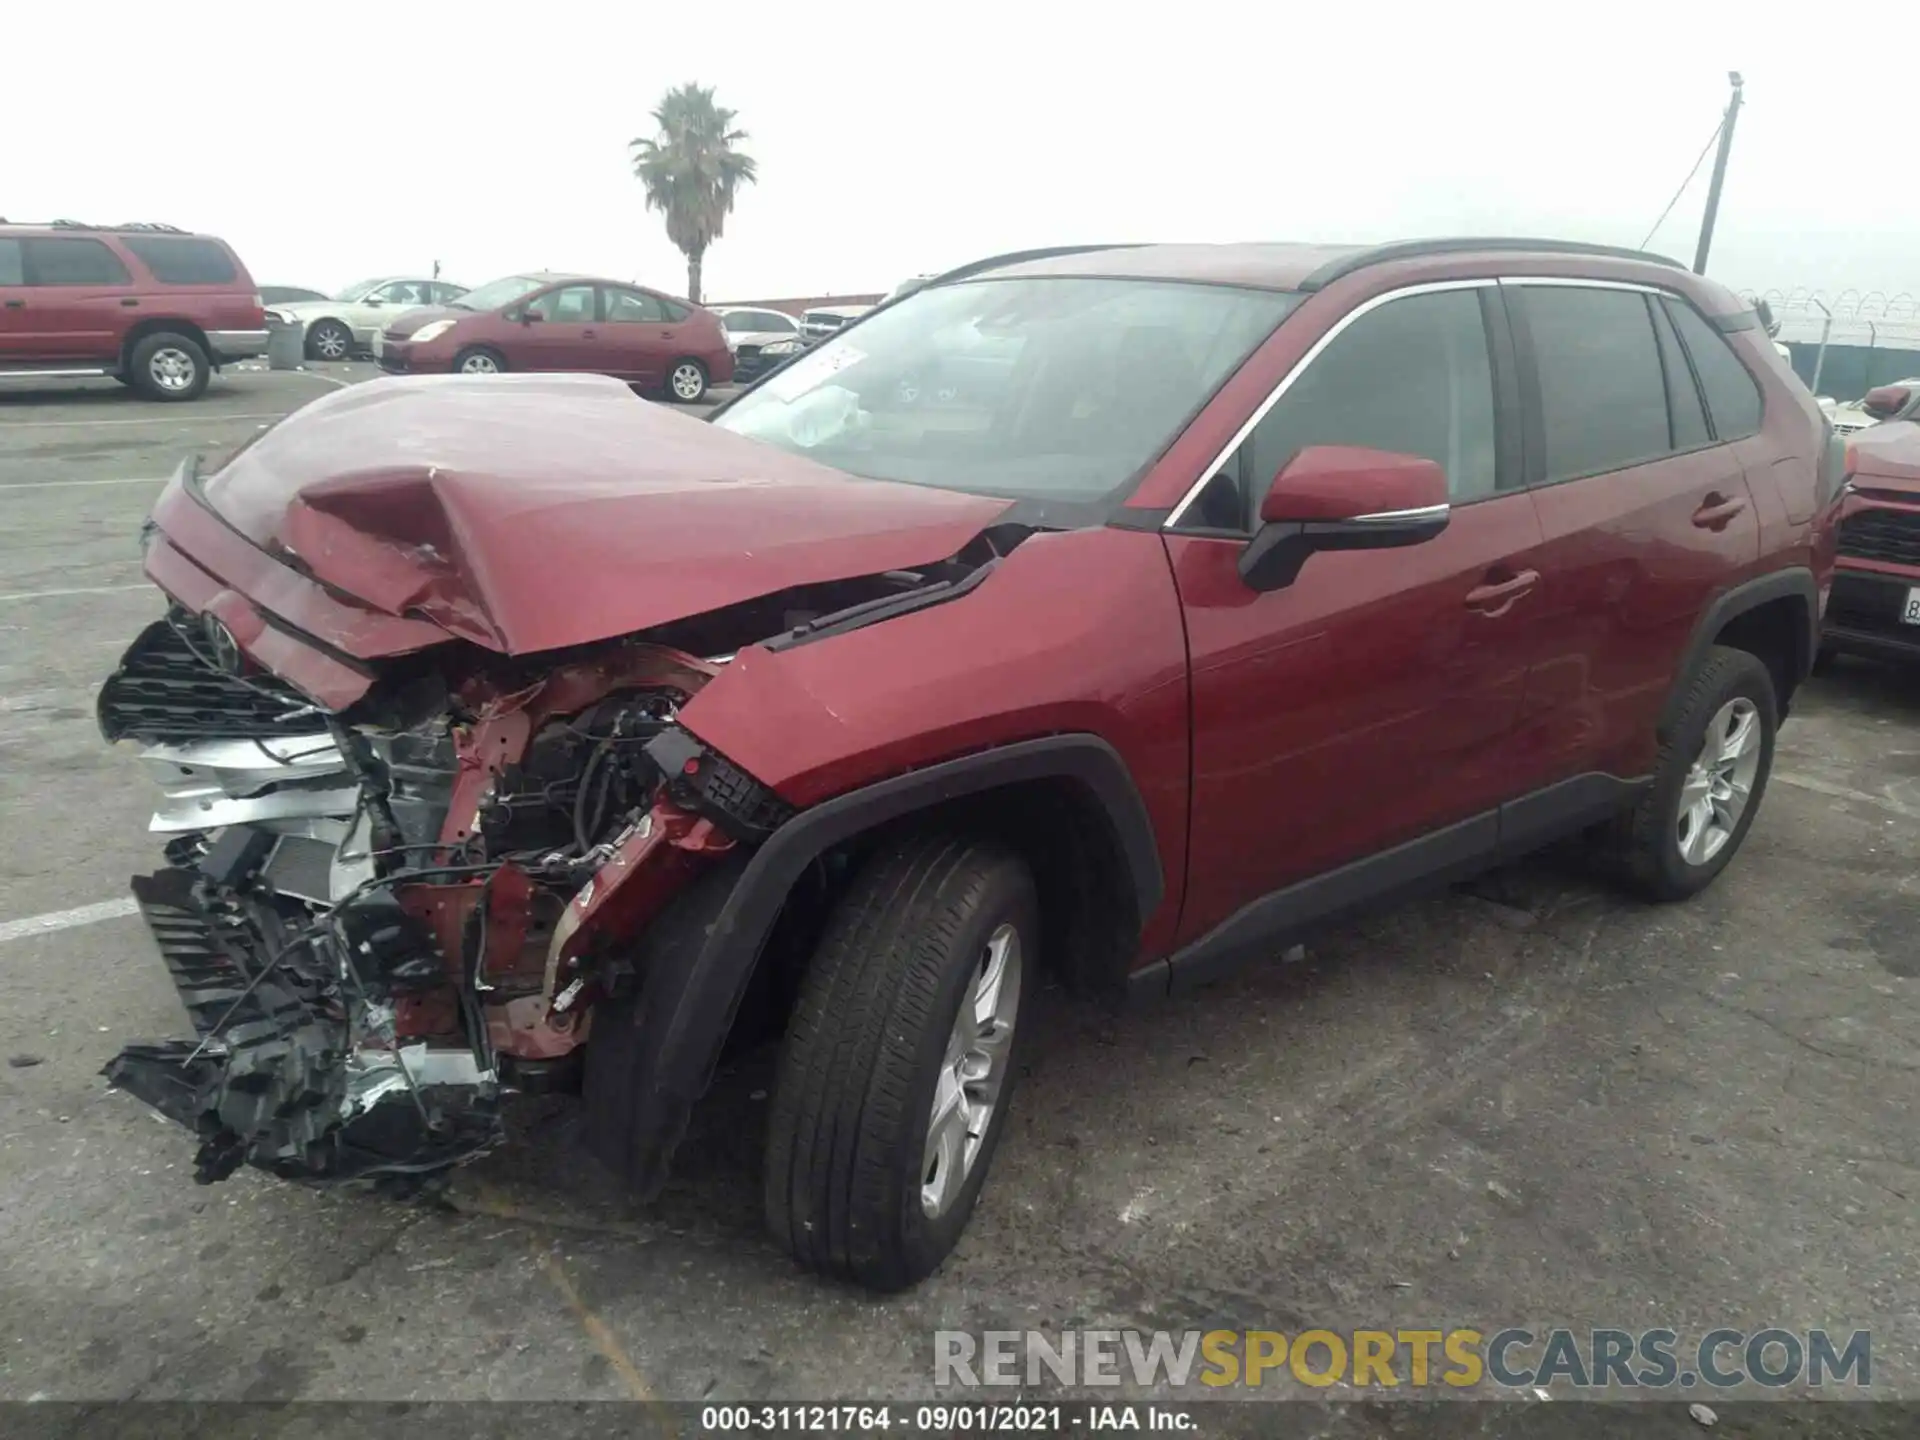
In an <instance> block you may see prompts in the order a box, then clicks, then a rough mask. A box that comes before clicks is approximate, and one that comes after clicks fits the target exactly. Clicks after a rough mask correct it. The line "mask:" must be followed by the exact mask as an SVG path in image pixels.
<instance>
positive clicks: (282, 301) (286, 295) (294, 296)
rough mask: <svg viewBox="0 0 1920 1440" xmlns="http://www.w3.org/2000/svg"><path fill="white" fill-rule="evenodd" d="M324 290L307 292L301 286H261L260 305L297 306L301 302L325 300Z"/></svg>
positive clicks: (325, 293)
mask: <svg viewBox="0 0 1920 1440" xmlns="http://www.w3.org/2000/svg"><path fill="white" fill-rule="evenodd" d="M326 298H327V292H326V291H324V290H309V289H307V288H306V287H305V286H303V285H262V286H261V287H260V303H261V304H263V305H297V304H299V303H300V302H301V301H303V300H325V299H326Z"/></svg>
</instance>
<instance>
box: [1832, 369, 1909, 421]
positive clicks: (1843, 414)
mask: <svg viewBox="0 0 1920 1440" xmlns="http://www.w3.org/2000/svg"><path fill="white" fill-rule="evenodd" d="M1914 396H1920V379H1909V380H1896V381H1894V382H1893V383H1892V384H1891V385H1881V386H1879V387H1877V388H1875V389H1873V390H1869V391H1868V392H1867V393H1866V394H1865V395H1863V396H1862V397H1861V398H1860V399H1858V400H1855V401H1853V402H1852V403H1850V404H1847V405H1835V406H1834V407H1833V408H1832V409H1831V410H1829V411H1828V412H1827V418H1828V419H1830V420H1832V421H1833V428H1834V429H1835V430H1837V431H1838V432H1839V433H1840V434H1842V435H1855V434H1858V433H1859V432H1860V431H1862V430H1865V429H1866V428H1867V427H1868V426H1870V425H1878V424H1880V423H1882V422H1883V421H1887V420H1892V419H1895V418H1896V417H1897V416H1898V415H1899V414H1900V413H1901V412H1902V411H1904V410H1905V409H1907V408H1908V405H1909V401H1910V398H1911V397H1914ZM1903 397H1905V398H1903Z"/></svg>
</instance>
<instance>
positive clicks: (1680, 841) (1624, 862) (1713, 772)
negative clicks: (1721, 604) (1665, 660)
mask: <svg viewBox="0 0 1920 1440" xmlns="http://www.w3.org/2000/svg"><path fill="white" fill-rule="evenodd" d="M1777 723H1778V721H1777V705H1776V703H1775V700H1774V693H1773V677H1772V675H1771V674H1770V673H1769V672H1768V670H1767V667H1766V665H1765V663H1764V662H1762V661H1761V660H1760V658H1759V657H1758V656H1755V655H1751V654H1748V653H1747V652H1746V651H1745V650H1734V649H1730V648H1728V647H1726V646H1723V645H1715V646H1713V647H1712V648H1711V649H1710V650H1708V651H1707V658H1706V660H1705V662H1704V663H1702V665H1701V666H1700V669H1699V670H1698V672H1696V674H1695V675H1694V678H1693V682H1692V684H1691V685H1689V686H1688V688H1687V693H1686V697H1685V699H1684V701H1683V702H1682V706H1681V711H1680V716H1679V719H1678V721H1677V722H1676V723H1675V725H1674V727H1673V732H1672V734H1671V736H1670V737H1669V738H1668V741H1667V743H1666V745H1664V746H1663V747H1662V748H1661V751H1660V759H1659V762H1658V764H1657V765H1656V767H1655V769H1654V779H1653V784H1652V785H1650V786H1648V787H1647V789H1646V790H1645V792H1644V793H1642V795H1641V796H1640V799H1639V801H1638V802H1637V803H1636V804H1635V805H1634V807H1633V808H1632V809H1631V810H1629V811H1628V812H1627V813H1626V814H1625V815H1624V816H1622V817H1621V819H1620V821H1619V822H1618V824H1617V826H1616V828H1615V832H1614V835H1613V849H1614V851H1615V855H1616V858H1617V860H1618V861H1619V863H1620V866H1621V868H1622V870H1623V871H1624V872H1625V875H1626V878H1627V879H1628V881H1629V882H1630V883H1631V884H1632V885H1633V887H1634V888H1635V889H1636V890H1638V891H1640V892H1641V893H1642V894H1643V895H1645V896H1646V897H1647V898H1649V899H1652V900H1684V899H1686V898H1687V897H1688V896H1690V895H1695V894H1698V893H1699V892H1700V891H1702V890H1704V889H1706V888H1707V886H1709V885H1711V884H1712V883H1713V881H1714V879H1715V877H1716V876H1718V875H1719V873H1720V872H1721V871H1722V870H1724V869H1726V868H1727V866H1728V864H1729V863H1730V862H1731V861H1732V860H1733V857H1734V854H1735V853H1736V852H1737V851H1738V850H1739V849H1740V845H1741V842H1743V841H1744V840H1745V839H1746V838H1747V831H1748V830H1749V829H1751V828H1752V826H1753V821H1754V817H1755V816H1756V815H1757V814H1759V811H1760V801H1761V798H1762V796H1764V795H1765V794H1766V789H1767V777H1768V776H1769V775H1770V774H1771V773H1772V770H1773V740H1774V731H1775V727H1776V725H1777Z"/></svg>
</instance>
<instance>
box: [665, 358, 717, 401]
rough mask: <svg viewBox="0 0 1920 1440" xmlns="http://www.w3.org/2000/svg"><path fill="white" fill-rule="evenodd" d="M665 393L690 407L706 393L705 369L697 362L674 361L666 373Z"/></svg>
mask: <svg viewBox="0 0 1920 1440" xmlns="http://www.w3.org/2000/svg"><path fill="white" fill-rule="evenodd" d="M667 393H668V394H669V395H671V396H673V398H674V399H676V400H678V401H679V402H680V403H681V404H682V405H691V404H693V403H694V402H695V401H696V400H698V399H700V397H701V396H703V395H705V394H706V393H707V367H706V366H704V365H702V364H701V363H700V362H699V361H698V360H676V361H675V362H674V365H673V369H672V370H670V371H668V372H667Z"/></svg>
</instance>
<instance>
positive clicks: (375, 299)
mask: <svg viewBox="0 0 1920 1440" xmlns="http://www.w3.org/2000/svg"><path fill="white" fill-rule="evenodd" d="M360 303H361V304H362V305H384V304H386V303H387V302H386V301H384V300H382V299H381V298H380V297H379V296H377V295H369V296H367V298H366V299H364V300H362V301H361V302H360Z"/></svg>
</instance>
